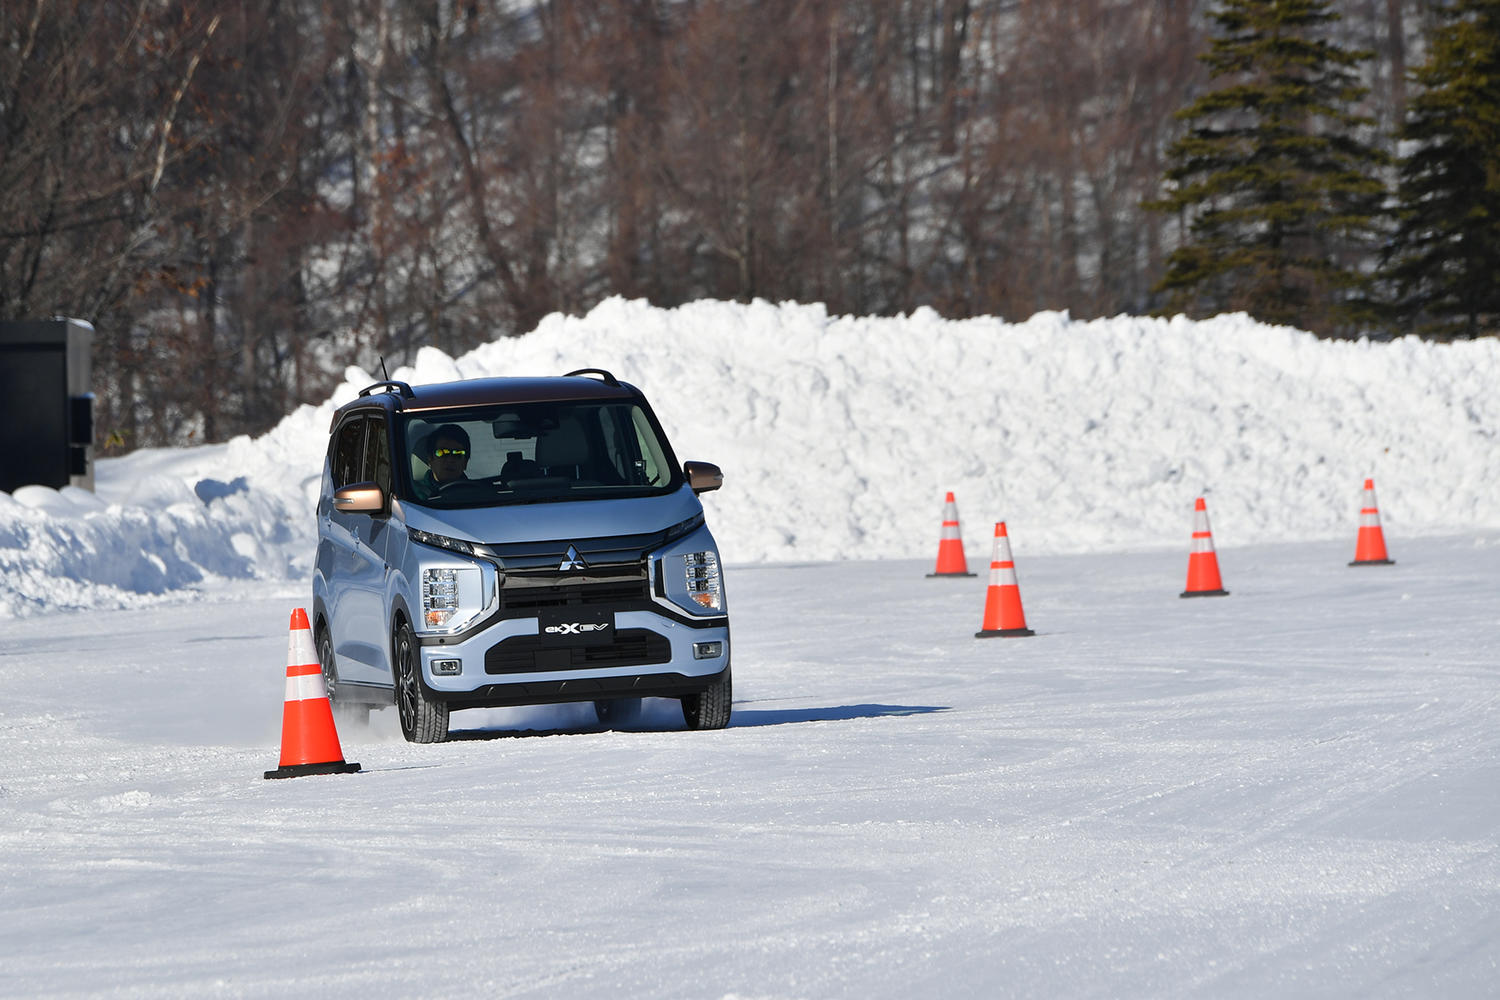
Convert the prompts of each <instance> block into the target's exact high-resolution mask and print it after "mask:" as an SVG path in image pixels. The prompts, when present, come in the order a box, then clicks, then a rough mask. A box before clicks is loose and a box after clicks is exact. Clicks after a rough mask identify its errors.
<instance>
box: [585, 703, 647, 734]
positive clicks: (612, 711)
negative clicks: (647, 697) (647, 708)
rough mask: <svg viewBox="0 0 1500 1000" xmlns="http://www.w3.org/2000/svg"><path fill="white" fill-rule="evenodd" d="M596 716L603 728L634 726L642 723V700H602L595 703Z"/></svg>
mask: <svg viewBox="0 0 1500 1000" xmlns="http://www.w3.org/2000/svg"><path fill="white" fill-rule="evenodd" d="M594 715H595V716H596V717H597V718H598V719H599V724H600V725H601V726H609V727H611V728H615V727H618V726H633V725H635V724H636V723H637V722H640V721H641V699H639V698H608V699H601V700H599V701H596V702H594Z"/></svg>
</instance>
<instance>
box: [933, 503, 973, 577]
mask: <svg viewBox="0 0 1500 1000" xmlns="http://www.w3.org/2000/svg"><path fill="white" fill-rule="evenodd" d="M927 575H928V576H929V577H933V576H973V575H974V574H973V573H970V572H969V564H968V563H967V562H966V561H965V560H964V538H963V535H962V534H960V533H959V530H958V504H957V503H955V502H954V500H953V494H952V493H949V494H948V499H947V500H945V501H943V537H942V538H941V539H940V540H939V541H938V556H937V569H936V570H935V571H934V572H931V573H928V574H927Z"/></svg>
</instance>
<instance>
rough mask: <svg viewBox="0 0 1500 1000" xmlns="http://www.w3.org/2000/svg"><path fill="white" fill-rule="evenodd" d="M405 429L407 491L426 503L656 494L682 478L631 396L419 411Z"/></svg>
mask: <svg viewBox="0 0 1500 1000" xmlns="http://www.w3.org/2000/svg"><path fill="white" fill-rule="evenodd" d="M403 437H404V441H405V445H404V446H405V449H406V455H407V461H406V462H405V463H404V465H405V469H404V471H405V472H406V474H407V479H406V481H405V483H403V493H404V494H405V495H406V496H407V497H408V498H410V499H412V500H415V501H417V502H418V503H421V504H425V505H427V506H429V507H487V506H495V505H501V504H513V503H538V502H545V501H552V500H586V499H592V498H595V497H624V496H649V495H652V494H657V493H666V492H669V491H671V490H673V489H676V488H677V487H679V486H680V485H681V484H682V483H681V474H680V473H679V472H678V471H677V469H676V467H675V462H674V460H673V458H672V455H671V452H670V451H669V450H668V448H667V445H666V442H665V441H663V440H662V438H661V436H660V435H659V434H658V433H657V430H656V427H655V424H654V422H653V421H652V419H651V418H650V416H649V415H648V414H647V413H646V411H645V410H643V409H642V408H641V407H640V406H638V405H636V404H634V403H630V402H619V401H601V400H567V401H562V402H548V403H516V404H509V405H498V406H491V407H481V408H473V409H466V410H461V411H459V410H445V411H443V412H441V413H414V414H411V415H409V416H408V417H407V418H406V421H405V427H404V435H403Z"/></svg>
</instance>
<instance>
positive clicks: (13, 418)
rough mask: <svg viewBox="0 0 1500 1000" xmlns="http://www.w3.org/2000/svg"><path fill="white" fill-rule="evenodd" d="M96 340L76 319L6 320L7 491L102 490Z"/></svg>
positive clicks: (0, 387)
mask: <svg viewBox="0 0 1500 1000" xmlns="http://www.w3.org/2000/svg"><path fill="white" fill-rule="evenodd" d="M93 338H94V328H93V327H92V326H90V325H89V324H88V323H84V322H82V321H80V320H76V319H55V320H45V321H36V322H26V323H0V415H3V419H0V491H3V492H6V493H10V492H14V490H15V489H16V488H17V487H18V486H29V485H33V484H35V485H39V486H51V487H53V488H54V489H61V488H62V487H64V486H80V487H83V488H84V489H89V490H91V489H93V488H94V463H93V457H94V456H93V445H94V394H93V393H92V392H90V391H89V390H90V385H89V383H90V378H91V374H92V372H91V366H92V361H91V353H90V352H91V348H92V342H93Z"/></svg>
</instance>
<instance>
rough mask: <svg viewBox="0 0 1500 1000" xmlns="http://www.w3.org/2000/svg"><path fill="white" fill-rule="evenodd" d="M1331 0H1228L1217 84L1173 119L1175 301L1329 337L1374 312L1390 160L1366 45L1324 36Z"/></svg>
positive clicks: (1171, 272)
mask: <svg viewBox="0 0 1500 1000" xmlns="http://www.w3.org/2000/svg"><path fill="white" fill-rule="evenodd" d="M1330 6H1331V4H1330V0H1220V2H1219V4H1218V6H1217V7H1216V8H1215V9H1214V11H1213V12H1212V13H1211V15H1210V16H1211V18H1212V20H1213V22H1214V24H1215V30H1214V34H1213V37H1212V39H1211V43H1210V47H1209V50H1208V52H1206V53H1204V54H1203V55H1202V56H1201V57H1200V58H1201V59H1202V61H1203V62H1204V63H1205V64H1206V65H1207V66H1208V68H1209V70H1210V72H1211V75H1212V79H1213V82H1214V84H1215V86H1214V88H1213V89H1211V90H1209V91H1208V92H1206V93H1204V94H1203V95H1202V96H1201V97H1199V98H1198V99H1197V100H1196V101H1194V102H1193V103H1192V104H1190V105H1189V106H1188V107H1186V108H1184V109H1182V110H1181V111H1179V112H1178V117H1179V118H1180V119H1182V120H1183V121H1185V122H1187V123H1188V124H1189V128H1188V131H1187V132H1186V133H1185V134H1184V135H1183V136H1182V137H1181V138H1180V139H1178V140H1177V141H1176V142H1175V143H1173V144H1172V146H1171V147H1170V148H1169V149H1168V152H1167V156H1168V168H1167V171H1166V180H1167V194H1166V196H1165V197H1164V198H1163V199H1161V200H1160V201H1156V202H1151V203H1148V205H1147V207H1148V208H1152V209H1156V210H1159V211H1169V212H1177V213H1180V215H1181V217H1182V218H1183V219H1184V221H1185V223H1186V224H1187V231H1186V234H1185V236H1184V239H1183V244H1182V245H1181V246H1180V247H1178V248H1177V249H1176V250H1175V251H1174V252H1173V253H1172V254H1171V255H1170V256H1169V257H1168V260H1167V272H1166V275H1165V276H1164V277H1163V278H1162V280H1161V282H1160V283H1159V284H1158V285H1157V291H1158V292H1164V293H1166V307H1167V310H1169V311H1184V312H1187V313H1189V314H1190V315H1194V316H1202V315H1208V314H1212V313H1215V312H1221V311H1225V310H1244V311H1247V312H1249V313H1251V314H1253V315H1254V316H1256V317H1257V318H1259V319H1262V320H1265V321H1267V322H1274V323H1285V324H1290V325H1294V326H1299V327H1302V328H1304V329H1308V330H1313V331H1315V332H1317V333H1320V334H1325V335H1326V334H1338V333H1349V332H1353V331H1354V329H1355V325H1356V324H1358V323H1360V322H1361V321H1364V320H1367V319H1368V318H1369V317H1370V315H1371V309H1370V305H1369V294H1368V288H1369V278H1368V275H1367V274H1366V273H1365V270H1364V269H1363V268H1362V266H1361V265H1363V264H1365V263H1366V262H1368V261H1369V260H1370V259H1371V258H1372V257H1373V253H1372V250H1371V248H1372V245H1373V244H1374V243H1375V242H1376V240H1377V238H1378V237H1377V229H1378V225H1379V220H1380V213H1381V211H1382V202H1383V200H1384V196H1385V186H1384V184H1383V183H1382V181H1381V179H1380V168H1381V167H1382V166H1384V165H1385V164H1386V162H1387V161H1386V158H1385V157H1384V155H1383V154H1382V153H1380V152H1379V151H1378V150H1377V149H1375V148H1374V147H1373V146H1371V145H1369V144H1368V143H1366V142H1364V141H1362V140H1361V138H1360V133H1361V132H1362V131H1365V130H1367V129H1368V128H1369V127H1370V126H1371V120H1370V119H1369V118H1367V117H1363V116H1361V115H1359V114H1357V113H1356V111H1355V106H1356V103H1357V102H1358V101H1359V100H1360V98H1362V97H1363V96H1364V94H1365V92H1366V90H1365V88H1364V87H1363V86H1362V85H1361V84H1360V83H1359V80H1358V76H1357V72H1356V68H1357V67H1358V65H1359V63H1360V62H1362V61H1363V60H1365V59H1367V58H1368V57H1369V55H1368V53H1365V52H1354V51H1348V50H1345V49H1342V48H1340V47H1339V46H1337V45H1336V44H1334V43H1333V42H1331V41H1329V40H1327V39H1324V38H1319V37H1317V35H1318V33H1319V31H1320V29H1322V28H1323V27H1324V26H1325V25H1327V24H1328V23H1329V22H1331V21H1333V20H1335V19H1336V18H1337V17H1338V15H1337V14H1335V13H1333V12H1332V11H1330V9H1329V8H1330Z"/></svg>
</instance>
